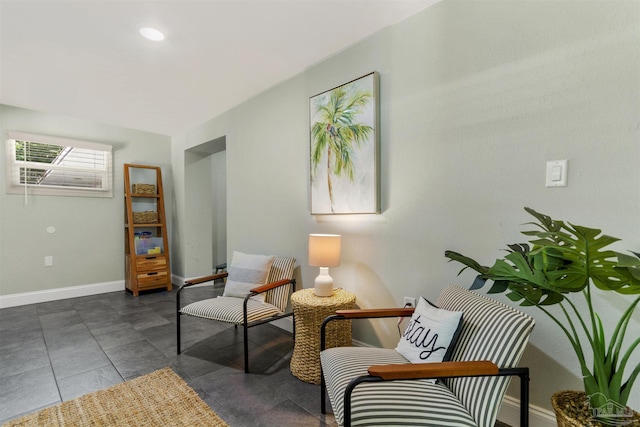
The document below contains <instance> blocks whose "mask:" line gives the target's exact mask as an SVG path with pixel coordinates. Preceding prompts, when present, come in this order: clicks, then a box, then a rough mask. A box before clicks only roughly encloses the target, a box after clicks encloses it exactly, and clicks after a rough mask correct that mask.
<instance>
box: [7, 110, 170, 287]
mask: <svg viewBox="0 0 640 427" xmlns="http://www.w3.org/2000/svg"><path fill="white" fill-rule="evenodd" d="M9 130H13V131H23V132H28V133H36V134H44V135H52V136H61V137H67V138H71V139H81V140H87V141H94V142H100V143H104V144H111V145H113V185H114V192H113V193H114V196H113V198H95V197H56V196H29V197H28V199H27V202H26V203H25V199H24V196H23V195H17V194H6V193H5V179H6V177H5V174H4V166H3V173H2V174H1V175H0V185H1V187H2V191H1V192H0V297H1V296H5V297H6V296H9V295H15V294H21V293H25V292H37V291H48V290H55V289H58V288H66V287H74V286H79V285H95V284H100V283H110V282H119V281H122V282H123V287H122V288H123V289H124V231H123V224H124V193H123V167H122V165H123V164H124V163H140V164H149V165H154V166H161V167H162V173H163V187H164V189H165V204H166V208H167V212H168V216H169V221H168V222H169V224H171V217H172V215H171V210H172V207H173V196H172V194H173V186H172V180H171V159H170V144H171V140H170V138H169V137H168V136H163V135H157V134H152V133H148V132H141V131H137V130H131V129H123V128H119V127H115V126H108V125H104V124H99V123H94V122H91V121H88V120H81V119H76V118H70V117H65V116H59V115H54V114H47V113H41V112H37V111H32V110H26V109H22V108H16V107H11V106H7V105H0V133H1V134H2V135H5V133H6V131H9ZM3 141H4V139H3ZM5 156H6V152H5V149H4V145H3V149H2V150H1V154H0V162H2V164H3V165H4V159H5ZM49 226H53V227H55V229H56V232H55V233H53V234H49V233H47V231H46V229H47V227H49ZM48 255H50V256H53V260H54V263H53V266H52V267H45V266H44V257H45V256H48Z"/></svg>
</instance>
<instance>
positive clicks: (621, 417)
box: [587, 393, 633, 426]
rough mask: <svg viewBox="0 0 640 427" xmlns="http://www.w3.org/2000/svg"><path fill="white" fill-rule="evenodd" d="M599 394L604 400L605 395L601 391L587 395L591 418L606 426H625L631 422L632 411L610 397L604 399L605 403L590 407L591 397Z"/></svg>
mask: <svg viewBox="0 0 640 427" xmlns="http://www.w3.org/2000/svg"><path fill="white" fill-rule="evenodd" d="M599 395H600V396H602V398H603V399H602V400H605V396H604V395H603V394H602V393H595V394H592V395H590V396H587V405H589V408H590V409H591V413H592V414H593V420H595V421H599V422H600V423H602V424H604V425H607V426H627V425H630V424H631V423H632V422H633V411H632V410H631V409H630V408H627V407H626V406H623V405H621V404H619V403H617V402H614V401H612V400H611V399H606V401H605V403H604V404H603V405H601V406H599V407H595V408H594V407H592V406H591V403H590V402H591V401H592V397H597V396H599Z"/></svg>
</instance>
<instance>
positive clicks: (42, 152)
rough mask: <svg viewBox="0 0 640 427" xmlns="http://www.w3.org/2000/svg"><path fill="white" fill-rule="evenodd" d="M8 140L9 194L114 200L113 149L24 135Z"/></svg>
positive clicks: (43, 136)
mask: <svg viewBox="0 0 640 427" xmlns="http://www.w3.org/2000/svg"><path fill="white" fill-rule="evenodd" d="M7 136H8V139H7V192H8V193H15V194H25V196H26V195H27V194H42V195H58V196H88V197H112V196H113V188H112V187H113V184H112V181H113V179H112V174H111V169H112V160H111V146H110V145H105V144H98V143H95V142H87V141H77V140H72V139H66V138H58V137H53V136H46V135H34V134H28V133H22V132H8V134H7Z"/></svg>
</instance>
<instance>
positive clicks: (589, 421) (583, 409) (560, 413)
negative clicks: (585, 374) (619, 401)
mask: <svg viewBox="0 0 640 427" xmlns="http://www.w3.org/2000/svg"><path fill="white" fill-rule="evenodd" d="M551 404H552V405H553V410H554V411H555V413H556V421H557V423H558V427H611V426H614V427H624V426H640V413H638V412H636V411H634V410H632V409H631V408H628V407H627V408H621V411H615V409H616V408H615V405H616V404H615V403H613V404H611V405H609V406H608V407H607V408H603V409H605V410H606V409H608V410H609V413H610V414H611V413H614V412H615V413H614V415H612V416H610V417H609V418H607V419H606V422H602V420H599V419H598V418H596V417H594V411H593V409H592V408H591V407H590V405H589V400H588V399H587V396H586V394H585V392H583V391H574V390H567V391H559V392H557V393H554V395H553V396H552V397H551ZM612 411H613V412H612Z"/></svg>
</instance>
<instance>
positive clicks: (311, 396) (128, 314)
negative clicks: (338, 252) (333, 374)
mask: <svg viewBox="0 0 640 427" xmlns="http://www.w3.org/2000/svg"><path fill="white" fill-rule="evenodd" d="M220 292H221V290H220V289H215V290H214V291H213V292H212V290H211V286H209V287H206V288H205V287H196V288H190V289H188V290H187V291H185V292H183V293H182V294H181V300H183V301H184V303H189V302H191V301H194V300H197V299H203V298H208V297H211V296H212V295H215V294H219V293H220ZM175 297H176V293H175V290H174V291H173V292H153V293H147V294H143V295H140V296H139V297H137V298H136V297H133V296H132V295H131V294H129V293H127V292H125V291H122V292H113V293H109V294H102V295H94V296H89V297H82V298H73V299H67V300H60V301H52V302H46V303H41V304H33V305H27V306H20V307H11V308H4V309H0V424H2V423H4V422H5V421H8V420H10V419H12V418H15V417H18V416H20V415H23V414H27V413H31V412H34V411H37V410H38V409H42V408H45V407H47V406H51V405H55V404H58V403H60V402H62V401H66V400H70V399H74V398H76V397H79V396H81V395H83V394H86V393H90V392H92V391H96V390H101V389H104V388H107V387H109V386H111V385H114V384H117V383H120V382H122V381H126V380H129V379H132V378H135V377H138V376H140V375H144V374H147V373H150V372H153V371H155V370H156V369H160V368H163V367H165V366H170V367H171V368H172V369H173V370H174V371H175V372H176V373H178V374H179V375H180V376H181V377H182V378H183V379H184V380H185V381H186V382H187V383H188V384H189V385H190V386H191V387H192V388H193V389H194V390H196V391H197V392H198V394H199V395H200V397H202V399H203V400H204V401H205V402H207V404H208V405H209V406H210V407H211V408H212V409H213V410H214V411H215V412H216V413H217V414H218V415H220V416H221V417H222V418H223V419H224V420H225V421H226V422H227V423H228V424H229V425H231V426H232V427H242V426H251V427H254V426H265V427H276V426H277V427H287V426H291V427H294V426H295V427H305V426H314V427H322V426H336V422H335V419H334V418H333V416H332V415H331V414H327V415H322V414H321V413H320V386H318V385H313V384H307V383H305V382H303V381H300V380H298V379H297V378H296V377H294V376H293V375H292V374H291V372H290V370H289V361H290V357H291V353H292V350H293V340H292V337H291V334H289V333H287V332H285V331H283V330H281V329H279V328H277V327H275V326H271V325H263V326H258V327H255V328H252V329H250V330H249V339H250V341H251V347H250V369H251V371H252V373H250V374H245V373H244V368H243V345H242V330H241V329H237V330H236V329H235V328H234V327H233V326H229V325H224V324H219V323H216V322H210V321H206V320H203V319H197V318H192V317H188V316H184V317H183V319H182V325H183V328H182V332H183V333H182V340H183V341H182V342H183V349H184V351H183V353H182V354H181V355H177V354H176V326H175V323H176V315H175ZM329 410H330V409H329ZM496 425H497V426H506V425H505V424H501V423H497V424H496ZM506 427H508V426H506Z"/></svg>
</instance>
